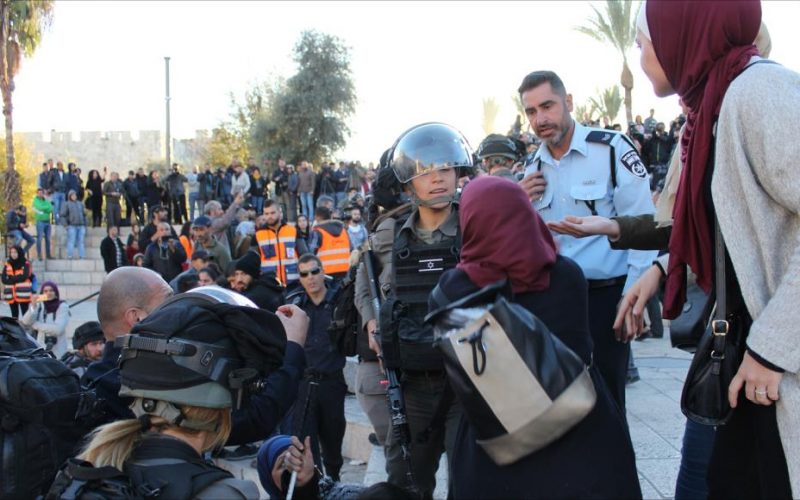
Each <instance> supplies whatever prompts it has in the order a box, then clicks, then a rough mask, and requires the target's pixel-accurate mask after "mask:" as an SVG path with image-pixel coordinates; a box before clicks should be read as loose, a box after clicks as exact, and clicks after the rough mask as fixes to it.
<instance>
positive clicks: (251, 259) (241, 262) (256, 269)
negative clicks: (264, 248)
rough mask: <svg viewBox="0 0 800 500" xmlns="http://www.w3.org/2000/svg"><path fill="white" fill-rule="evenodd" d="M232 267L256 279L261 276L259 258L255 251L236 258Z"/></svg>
mask: <svg viewBox="0 0 800 500" xmlns="http://www.w3.org/2000/svg"><path fill="white" fill-rule="evenodd" d="M233 269H234V270H235V271H242V272H243V273H246V274H249V275H250V276H252V277H253V278H255V279H257V278H258V277H259V276H261V259H260V258H259V256H258V254H256V253H255V252H247V253H246V254H244V255H243V256H242V257H240V258H239V259H237V260H236V262H235V264H234V267H233Z"/></svg>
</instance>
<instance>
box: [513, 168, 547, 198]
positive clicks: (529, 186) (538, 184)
mask: <svg viewBox="0 0 800 500" xmlns="http://www.w3.org/2000/svg"><path fill="white" fill-rule="evenodd" d="M519 185H520V187H521V188H522V189H524V190H525V192H526V193H527V194H528V198H530V200H531V201H538V200H541V199H542V195H543V194H544V188H545V187H547V181H546V180H544V175H543V174H542V173H541V172H533V173H532V174H529V175H526V176H525V178H524V179H522V180H521V181H519Z"/></svg>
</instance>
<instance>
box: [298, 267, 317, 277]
mask: <svg viewBox="0 0 800 500" xmlns="http://www.w3.org/2000/svg"><path fill="white" fill-rule="evenodd" d="M321 272H322V269H320V268H318V267H315V268H314V269H310V270H308V271H300V277H301V278H305V277H307V276H308V275H309V274H313V275H314V276H316V275H318V274H319V273H321Z"/></svg>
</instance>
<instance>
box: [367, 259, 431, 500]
mask: <svg viewBox="0 0 800 500" xmlns="http://www.w3.org/2000/svg"><path fill="white" fill-rule="evenodd" d="M363 257H364V268H365V269H366V271H367V280H368V281H369V295H370V298H371V299H372V300H371V303H372V311H373V313H374V315H375V323H376V325H377V327H376V328H375V332H374V333H373V335H375V337H376V340H377V341H378V346H380V345H381V344H380V321H379V318H380V310H381V296H380V293H379V291H378V277H377V275H376V274H375V265H374V262H373V258H374V257H373V255H372V250H371V249H367V250H366V251H365V252H364V256H363ZM378 358H380V359H381V360H383V352H380V353H378ZM383 371H384V372H385V373H386V380H387V382H388V384H387V387H386V401H387V403H388V404H389V416H390V418H391V421H392V432H393V433H394V437H395V439H396V440H397V442H398V443H399V444H400V449H401V450H402V452H403V461H404V462H405V463H406V466H407V468H408V472H406V477H407V478H408V484H410V485H411V492H412V493H413V494H414V495H416V496H420V495H419V490H418V488H417V483H416V482H415V481H414V473H413V471H412V468H411V429H410V428H409V426H408V417H407V416H406V403H405V400H404V399H403V390H402V388H401V387H400V379H399V378H398V377H397V371H396V370H395V369H394V368H387V367H386V366H385V365H384V366H383Z"/></svg>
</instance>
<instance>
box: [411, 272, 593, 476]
mask: <svg viewBox="0 0 800 500" xmlns="http://www.w3.org/2000/svg"><path fill="white" fill-rule="evenodd" d="M504 288H507V283H506V282H505V281H502V282H498V283H495V284H492V285H488V286H486V287H484V288H482V289H481V290H479V291H478V292H475V293H473V294H471V295H469V296H467V297H464V298H462V299H460V300H458V301H456V302H452V303H450V304H448V305H447V306H444V307H442V308H440V309H438V310H436V311H434V312H432V313H431V314H429V315H428V317H427V318H426V321H430V322H433V324H434V333H435V335H436V339H437V346H438V347H439V349H440V350H441V352H442V354H443V355H444V359H445V368H446V370H447V375H448V380H449V382H450V385H451V387H452V388H453V391H454V393H455V394H456V395H457V396H458V399H459V401H460V402H461V405H462V407H463V409H464V413H465V415H466V417H467V419H468V420H469V422H470V423H471V424H472V425H473V426H474V427H475V429H476V432H477V435H478V441H477V442H478V444H479V445H480V446H481V447H482V448H483V450H484V451H485V452H486V453H487V454H488V455H489V456H490V457H491V458H492V460H493V461H494V462H495V463H497V464H498V465H508V464H512V463H514V462H516V461H518V460H520V459H521V458H523V457H525V456H527V455H530V454H531V453H534V452H536V451H538V450H540V449H542V448H544V447H546V446H547V445H549V444H550V443H552V442H554V441H556V440H557V439H558V438H560V437H561V436H563V435H564V434H565V433H566V432H567V431H569V430H570V429H571V428H572V427H574V426H575V425H576V424H578V423H579V422H580V421H581V420H583V418H585V417H586V415H588V414H589V412H591V411H592V409H593V408H594V405H595V402H596V400H597V394H596V392H595V388H594V383H593V382H592V379H591V376H590V375H589V370H588V367H587V366H586V365H585V364H584V362H583V360H581V358H580V357H579V356H578V355H577V354H575V352H573V351H572V350H571V349H570V348H569V347H567V346H566V345H565V344H564V343H563V342H561V340H559V339H558V338H557V337H556V336H555V335H553V334H552V333H551V332H550V330H549V329H548V328H547V326H546V325H545V324H544V323H543V322H542V321H540V320H539V319H538V318H537V317H536V316H535V315H534V314H532V313H531V312H530V311H528V310H527V309H525V308H524V307H522V306H521V305H519V304H515V303H513V302H509V301H508V300H507V299H506V298H505V297H503V296H502V294H501V291H502V290H503V289H504ZM433 294H434V299H437V298H438V299H443V294H442V292H441V291H440V290H439V289H438V287H437V288H436V289H435V290H434V292H433ZM446 302H447V301H446V300H443V301H440V302H439V303H446ZM487 302H488V304H487Z"/></svg>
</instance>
